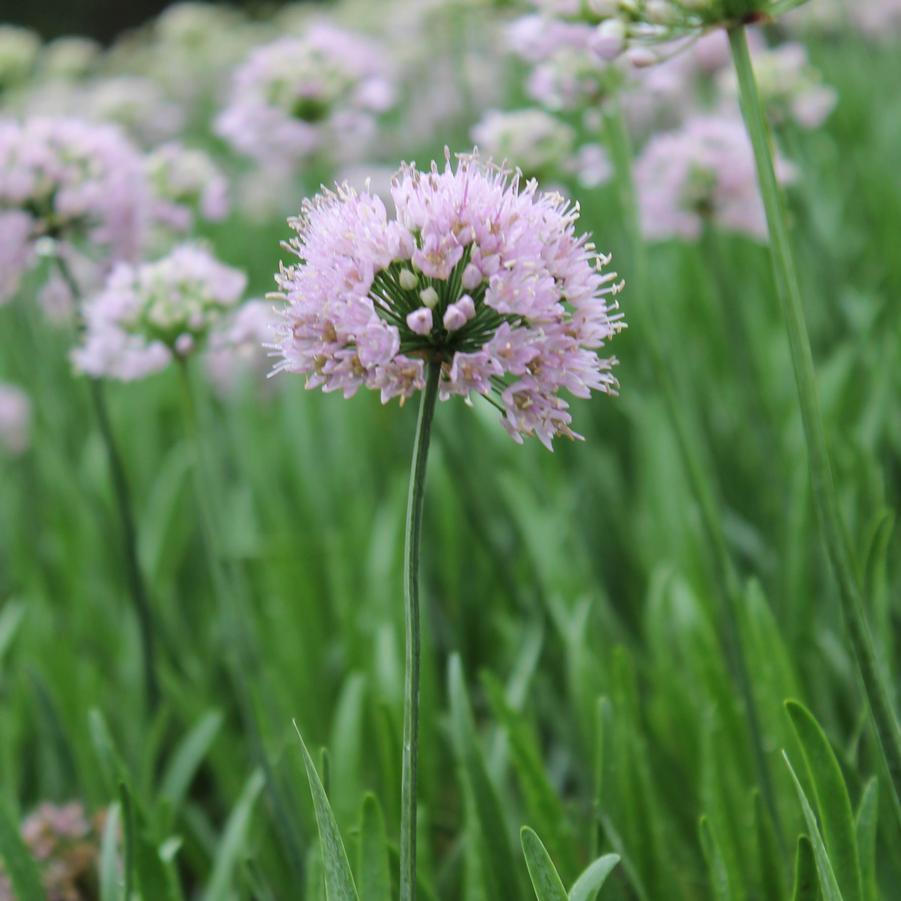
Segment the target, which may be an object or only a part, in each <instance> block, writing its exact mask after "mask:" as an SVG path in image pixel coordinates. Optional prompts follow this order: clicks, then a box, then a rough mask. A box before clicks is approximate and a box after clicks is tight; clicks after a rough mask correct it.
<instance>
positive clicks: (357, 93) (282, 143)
mask: <svg viewBox="0 0 901 901" xmlns="http://www.w3.org/2000/svg"><path fill="white" fill-rule="evenodd" d="M392 100H393V88H392V85H391V82H390V80H389V78H388V67H387V64H386V61H385V59H384V57H383V56H382V54H381V52H380V51H379V49H378V48H376V47H375V46H374V45H372V44H371V43H370V42H369V41H368V40H366V39H364V38H361V37H358V36H357V35H355V34H353V33H351V32H348V31H344V30H343V29H340V28H336V27H334V26H331V25H326V24H317V25H313V26H311V27H310V28H309V29H308V30H307V31H306V33H305V34H303V35H302V36H300V37H285V38H280V39H278V40H276V41H273V42H272V43H269V44H266V45H264V46H262V47H259V48H257V49H256V50H254V51H253V52H252V53H251V55H250V57H249V58H248V59H247V61H246V62H245V63H244V65H242V66H241V67H240V68H239V69H238V71H237V72H236V73H235V76H234V79H233V84H232V93H231V101H230V103H229V104H228V106H227V107H226V108H225V109H224V110H223V111H222V113H221V114H220V116H219V118H218V120H217V123H216V128H217V131H218V132H219V134H220V135H221V136H222V137H223V138H225V139H226V140H227V141H229V142H230V143H231V144H232V146H234V147H235V149H237V150H238V151H240V152H241V153H244V154H247V155H248V156H251V157H253V158H255V159H257V160H260V161H263V162H267V163H286V162H288V163H296V162H298V161H300V160H302V159H304V158H307V157H310V156H312V155H314V154H316V153H318V152H319V151H321V150H322V149H323V148H325V147H328V148H329V152H330V153H335V152H338V151H342V150H344V151H346V150H348V149H351V148H353V149H355V148H356V146H357V145H358V144H359V143H360V141H361V140H364V139H365V138H366V137H367V136H368V135H369V133H370V132H371V130H372V128H373V125H374V115H375V114H376V113H379V112H382V111H384V110H385V109H387V108H388V107H389V106H390V105H391V102H392Z"/></svg>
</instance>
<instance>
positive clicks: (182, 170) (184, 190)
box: [146, 142, 229, 231]
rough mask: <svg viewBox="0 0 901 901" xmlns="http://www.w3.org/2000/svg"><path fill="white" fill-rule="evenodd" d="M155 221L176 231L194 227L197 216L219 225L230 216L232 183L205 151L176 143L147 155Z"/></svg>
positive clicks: (163, 146)
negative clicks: (221, 220)
mask: <svg viewBox="0 0 901 901" xmlns="http://www.w3.org/2000/svg"><path fill="white" fill-rule="evenodd" d="M146 169H147V177H148V181H149V183H150V187H151V189H152V191H153V198H154V206H153V218H154V220H155V221H157V222H158V223H160V224H161V225H163V226H165V227H167V228H170V229H173V230H175V231H187V230H188V229H190V228H191V225H192V223H193V221H194V215H195V214H199V215H200V216H201V217H202V218H203V219H206V220H208V221H211V222H217V221H219V220H220V219H224V218H225V217H226V216H227V215H228V207H229V204H228V181H227V180H226V178H225V175H224V174H223V172H222V170H221V169H220V168H219V166H218V165H217V164H216V163H215V162H214V161H213V160H212V159H211V158H210V157H209V155H207V154H206V153H204V152H203V151H202V150H195V149H193V148H189V147H184V146H183V145H181V144H178V143H175V142H172V143H169V144H164V145H162V146H161V147H158V148H157V149H156V150H154V151H153V152H152V153H150V154H149V155H148V156H147V159H146Z"/></svg>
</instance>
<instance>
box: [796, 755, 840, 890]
mask: <svg viewBox="0 0 901 901" xmlns="http://www.w3.org/2000/svg"><path fill="white" fill-rule="evenodd" d="M782 757H783V759H784V760H785V765H786V766H787V767H788V771H789V773H791V777H792V781H793V782H794V783H795V790H796V791H797V793H798V800H799V801H800V802H801V810H802V812H803V813H804V822H805V823H807V830H808V832H810V842H811V844H812V845H813V857H814V860H815V861H816V866H817V876H818V877H819V880H820V889H821V891H822V892H823V897H824V898H825V899H826V901H845V899H844V897H843V896H842V893H841V889H839V887H838V882H837V881H836V879H835V871H834V870H833V868H832V862H831V861H830V859H829V854H828V852H827V851H826V846H825V844H823V837H822V836H821V835H820V827H819V826H818V825H817V818H816V814H814V812H813V808H812V807H811V806H810V802H809V801H808V800H807V795H806V794H804V789H803V788H802V786H801V783H800V781H799V780H798V777H797V775H796V774H795V771H794V769H792V765H791V761H790V760H789V759H788V754H786V753H785V752H784V751H783V752H782Z"/></svg>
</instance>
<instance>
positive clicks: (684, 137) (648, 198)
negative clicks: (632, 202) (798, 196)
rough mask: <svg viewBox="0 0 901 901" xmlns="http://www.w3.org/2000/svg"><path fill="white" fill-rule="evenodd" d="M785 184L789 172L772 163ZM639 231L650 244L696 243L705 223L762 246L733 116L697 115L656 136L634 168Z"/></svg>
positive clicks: (756, 198) (746, 155) (749, 164)
mask: <svg viewBox="0 0 901 901" xmlns="http://www.w3.org/2000/svg"><path fill="white" fill-rule="evenodd" d="M776 171H777V176H778V177H779V179H780V181H782V182H788V181H790V180H791V177H792V171H793V170H792V167H791V166H790V165H789V164H788V163H786V162H785V161H784V160H783V159H781V158H778V159H777V165H776ZM635 181H636V187H637V190H638V203H639V212H640V215H641V225H642V230H643V231H644V233H645V235H646V236H647V237H648V238H650V239H651V240H666V239H668V238H674V237H679V238H686V239H689V240H693V239H696V238H698V237H699V236H700V235H701V233H702V231H703V229H704V226H705V224H707V223H710V224H712V225H716V226H719V227H721V228H725V229H727V230H729V231H736V232H741V233H744V234H746V235H748V236H750V237H752V238H755V239H756V240H758V241H766V239H767V226H766V216H765V214H764V209H763V203H762V201H761V199H760V194H759V191H758V187H757V177H756V171H755V168H754V155H753V152H752V148H751V144H750V142H749V141H748V137H747V133H746V132H745V130H744V126H743V125H742V122H741V119H740V118H739V117H738V116H737V115H728V116H713V115H699V116H694V117H693V118H690V119H689V120H687V121H686V122H685V124H684V125H683V126H682V127H681V128H679V129H678V130H676V131H670V132H665V133H662V134H659V135H655V136H654V137H652V138H651V140H650V141H648V143H647V145H646V146H645V148H644V150H643V151H642V153H641V155H640V156H639V158H638V160H637V162H636V166H635Z"/></svg>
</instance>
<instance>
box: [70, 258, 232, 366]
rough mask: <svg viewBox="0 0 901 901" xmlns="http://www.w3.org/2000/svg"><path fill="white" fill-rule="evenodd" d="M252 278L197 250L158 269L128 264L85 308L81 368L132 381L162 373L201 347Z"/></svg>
mask: <svg viewBox="0 0 901 901" xmlns="http://www.w3.org/2000/svg"><path fill="white" fill-rule="evenodd" d="M245 284H246V278H245V276H244V274H243V273H242V272H240V271H238V270H237V269H233V268H232V267H231V266H226V265H225V264H223V263H220V262H219V261H218V260H216V259H215V257H213V256H212V255H211V254H210V253H209V252H208V251H207V250H205V249H203V248H202V247H198V246H195V245H191V244H185V245H182V246H180V247H177V248H176V249H175V250H173V251H172V253H170V254H169V255H168V256H166V257H163V258H162V259H161V260H157V261H156V262H153V263H142V264H139V265H132V264H128V263H121V264H119V265H118V266H116V268H115V269H113V271H112V272H111V273H110V276H109V279H108V280H107V283H106V286H105V287H104V289H103V290H102V291H101V292H100V293H99V294H98V295H96V296H95V297H93V298H91V299H90V300H89V301H88V302H87V303H86V304H85V308H84V320H85V334H84V339H83V344H82V345H81V346H80V347H78V348H76V349H75V351H73V357H72V358H73V362H74V363H75V366H76V368H78V369H79V370H81V371H82V372H85V373H87V374H88V375H92V376H111V377H112V378H118V379H122V380H125V381H128V380H131V379H137V378H142V377H144V376H146V375H149V374H150V373H153V372H156V371H158V370H160V369H163V368H165V366H166V365H167V364H168V363H169V362H170V361H171V360H172V359H175V358H184V357H187V356H189V355H190V354H191V353H193V352H194V351H195V350H196V349H197V348H198V347H199V346H201V345H202V343H203V342H204V340H205V339H206V337H207V335H208V334H209V332H210V331H211V330H212V329H213V328H214V327H215V326H216V325H217V324H218V323H219V322H220V321H221V319H222V317H223V315H224V314H225V313H227V312H228V311H230V310H231V309H232V308H233V307H235V306H236V304H237V303H238V302H239V301H240V299H241V295H242V294H243V293H244V286H245Z"/></svg>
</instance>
